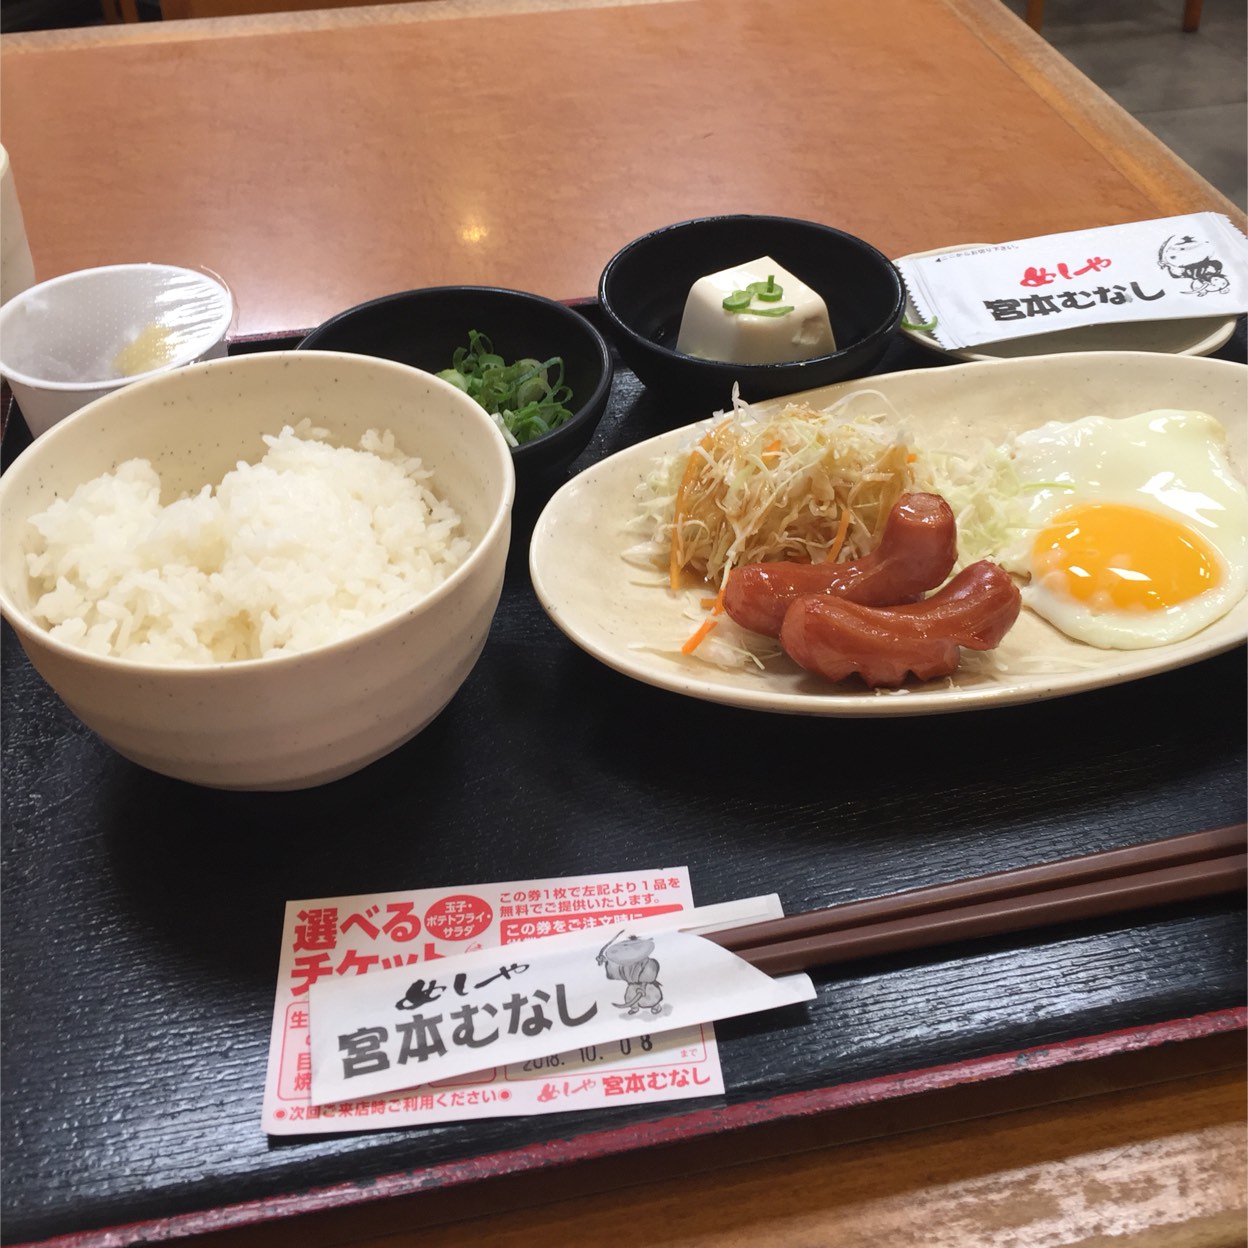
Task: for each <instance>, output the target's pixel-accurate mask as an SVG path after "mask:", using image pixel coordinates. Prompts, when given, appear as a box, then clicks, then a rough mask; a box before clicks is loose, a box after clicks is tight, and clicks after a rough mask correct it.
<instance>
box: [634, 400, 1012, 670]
mask: <svg viewBox="0 0 1248 1248" xmlns="http://www.w3.org/2000/svg"><path fill="white" fill-rule="evenodd" d="M910 490H919V491H924V492H929V493H933V494H940V495H941V496H943V497H944V498H945V500H946V501H947V502H948V503H949V506H950V507H951V508H952V510H953V513H954V516H955V517H956V519H957V523H958V563H957V565H956V567H955V569H954V571H955V572H957V571H958V570H960V569H961V568H962V567H965V566H966V565H967V564H970V563H974V562H975V561H976V560H978V559H983V558H988V557H991V556H992V555H993V554H994V552H997V551H999V550H1001V549H1003V548H1004V546H1005V545H1006V544H1007V543H1008V542H1009V541H1010V540H1012V538H1013V536H1014V535H1015V533H1016V531H1017V525H1018V521H1017V508H1018V505H1019V503H1020V501H1021V499H1020V496H1021V494H1022V491H1023V487H1022V486H1021V485H1020V483H1019V481H1018V479H1017V477H1016V475H1015V473H1014V469H1013V465H1012V461H1011V456H1010V452H1009V447H1008V446H994V445H992V444H991V443H990V442H988V441H987V439H985V441H984V444H983V446H982V447H980V448H976V449H975V450H974V451H973V452H968V451H958V452H954V451H949V450H946V449H942V448H940V447H935V446H925V445H923V444H922V443H921V441H920V440H919V439H917V438H916V437H915V436H914V435H913V433H912V432H911V431H910V430H908V429H907V428H906V426H905V422H904V421H903V419H902V417H901V416H900V414H899V413H898V412H897V411H896V409H895V408H894V407H893V406H892V404H891V403H890V402H889V401H888V399H887V398H885V396H884V395H883V394H881V393H880V392H879V391H875V390H859V391H855V392H854V393H852V394H849V395H847V396H845V397H844V398H842V399H840V400H839V401H838V402H836V403H834V404H832V405H831V406H830V407H827V408H823V409H816V408H814V407H812V406H811V405H809V404H807V403H789V404H787V405H785V406H784V407H782V408H780V409H778V410H777V409H776V408H775V407H774V406H751V405H750V404H748V403H744V402H742V401H741V400H740V399H739V398H738V396H737V395H736V394H734V395H733V404H732V411H731V412H730V413H727V414H721V415H719V416H717V417H715V418H713V419H712V420H710V421H707V422H705V423H704V424H702V425H700V426H699V427H698V428H697V430H696V431H695V434H694V437H693V439H692V441H691V443H690V444H689V445H687V446H685V447H684V448H682V450H681V451H680V452H678V453H676V454H672V455H667V456H664V457H662V458H661V459H658V460H656V461H655V463H654V464H653V466H652V468H651V471H650V472H649V473H648V474H647V476H646V477H645V478H644V479H643V480H642V481H641V482H640V483H639V484H638V486H637V488H636V490H635V491H634V499H635V503H636V513H635V517H634V519H633V521H632V523H631V524H630V525H629V531H630V532H632V533H634V534H636V536H637V538H638V540H637V542H636V544H635V545H633V546H631V547H630V548H629V549H628V550H627V551H626V552H625V556H624V557H625V558H626V559H627V560H628V561H629V563H630V564H632V565H634V566H635V567H638V568H641V569H645V570H646V572H647V573H649V574H650V576H651V577H652V578H653V583H654V584H655V585H656V586H658V585H660V584H666V586H667V588H668V589H669V590H671V591H672V592H673V593H674V594H677V595H679V596H680V601H681V606H680V620H681V621H683V623H684V626H685V632H684V634H683V636H681V637H678V636H677V635H675V634H674V635H673V638H672V639H671V641H670V644H668V643H664V644H662V645H659V646H653V647H649V646H648V647H645V648H647V649H658V650H659V651H661V652H662V653H671V654H674V653H681V654H684V655H692V656H693V657H694V658H696V659H698V660H701V661H704V662H709V663H712V664H715V665H717V666H721V667H726V668H740V667H749V666H752V667H755V668H762V667H763V666H764V665H765V663H766V661H767V659H768V658H770V657H772V656H774V655H777V654H780V653H781V650H780V647H779V645H778V643H776V642H774V641H773V640H772V639H771V638H767V637H760V636H759V635H758V634H756V633H752V632H750V631H748V630H746V629H742V628H740V627H739V626H737V625H736V624H734V623H733V621H732V620H731V619H730V618H729V617H728V616H727V615H725V614H723V603H722V591H723V587H724V585H725V584H726V583H727V580H728V574H729V572H731V571H732V569H733V568H734V567H738V566H743V565H745V564H750V563H763V562H771V561H776V560H782V559H787V560H796V561H798V562H805V563H818V562H823V561H825V560H842V559H856V558H859V557H861V556H862V555H864V554H866V553H868V552H869V551H870V550H872V549H873V548H874V546H875V543H876V540H877V538H878V536H879V533H880V531H881V530H882V528H883V526H884V523H885V521H886V520H887V518H888V513H889V512H890V511H891V509H892V507H893V504H894V503H895V502H896V501H897V499H898V498H899V497H900V496H901V495H902V494H904V493H906V492H907V491H910ZM689 628H692V629H693V632H692V634H690V633H689V631H688V630H689ZM682 643H683V644H682Z"/></svg>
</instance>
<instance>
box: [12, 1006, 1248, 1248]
mask: <svg viewBox="0 0 1248 1248" xmlns="http://www.w3.org/2000/svg"><path fill="white" fill-rule="evenodd" d="M1244 1031H1248V1007H1243V1006H1240V1007H1236V1008H1234V1009H1227V1010H1217V1011H1214V1012H1212V1013H1208V1014H1198V1015H1195V1016H1193V1017H1191V1018H1181V1019H1173V1020H1170V1021H1167V1022H1162V1023H1150V1024H1147V1025H1144V1026H1140V1027H1132V1028H1126V1029H1122V1030H1119V1031H1111V1032H1105V1033H1102V1034H1100V1035H1095V1036H1085V1037H1079V1038H1077V1039H1074V1040H1066V1041H1062V1042H1060V1043H1057V1044H1051V1045H1043V1046H1038V1047H1035V1048H1027V1049H1018V1050H1014V1051H1012V1052H1006V1053H995V1054H992V1055H990V1056H987V1057H978V1058H971V1059H968V1060H966V1061H962V1062H951V1063H948V1064H946V1065H943V1066H929V1067H925V1068H922V1069H919V1070H911V1071H903V1072H899V1073H897V1074H892V1075H883V1076H880V1077H878V1078H875V1079H864V1080H860V1081H858V1082H856V1083H846V1084H838V1085H835V1086H831V1087H824V1088H814V1089H811V1090H808V1091H804V1092H792V1093H787V1094H785V1095H782V1096H776V1097H772V1098H769V1099H767V1100H757V1101H748V1102H743V1103H741V1104H739V1105H728V1106H718V1107H715V1108H712V1109H701V1110H693V1111H691V1112H689V1113H686V1114H679V1115H675V1116H672V1117H669V1118H664V1119H658V1120H655V1121H654V1122H649V1123H641V1124H629V1125H628V1126H626V1127H608V1128H605V1129H603V1130H600V1131H587V1132H585V1133H583V1134H581V1135H578V1136H575V1137H574V1138H572V1139H567V1140H551V1141H547V1142H543V1143H541V1144H540V1145H528V1146H525V1147H522V1148H515V1149H508V1150H506V1151H503V1152H498V1153H489V1154H485V1155H483V1156H480V1157H473V1158H469V1159H466V1160H463V1161H454V1162H448V1163H446V1164H443V1165H440V1166H436V1167H434V1168H432V1169H429V1170H403V1171H398V1172H396V1173H393V1174H388V1175H382V1176H381V1177H379V1178H377V1179H375V1180H372V1181H370V1183H369V1184H368V1185H367V1186H362V1185H360V1184H356V1183H351V1182H346V1183H337V1184H333V1185H330V1186H327V1187H321V1188H314V1189H311V1190H309V1191H306V1192H295V1193H290V1194H288V1195H283V1196H273V1197H265V1198H262V1199H260V1200H252V1201H244V1202H241V1203H239V1204H234V1205H223V1206H221V1207H219V1208H215V1209H206V1210H201V1211H198V1212H195V1213H187V1214H179V1215H176V1216H174V1217H168V1218H154V1219H149V1220H146V1221H142V1222H130V1223H124V1224H119V1225H116V1226H112V1227H107V1228H103V1229H100V1230H94V1231H80V1232H71V1233H69V1234H66V1235H61V1236H57V1237H55V1238H52V1239H45V1240H39V1241H30V1242H29V1243H28V1244H26V1245H16V1246H15V1248H34V1245H35V1244H36V1243H37V1244H38V1245H39V1248H122V1246H123V1245H128V1244H136V1243H158V1242H162V1241H168V1240H174V1239H179V1238H182V1237H185V1236H190V1235H202V1234H206V1233H208V1232H212V1231H225V1230H234V1229H239V1228H244V1227H253V1228H254V1227H257V1226H260V1225H261V1224H263V1223H266V1222H276V1221H279V1220H281V1219H285V1218H293V1217H297V1216H300V1215H304V1214H310V1213H317V1212H325V1211H327V1210H342V1209H345V1208H347V1207H349V1206H353V1205H362V1204H368V1203H372V1202H376V1201H381V1200H389V1199H393V1198H396V1197H400V1196H413V1195H416V1194H418V1193H421V1192H429V1191H432V1190H435V1189H448V1188H453V1187H461V1186H464V1185H467V1184H471V1183H477V1182H480V1181H482V1180H485V1179H492V1178H501V1177H503V1176H505V1175H514V1174H519V1173H523V1172H526V1171H534V1170H551V1169H554V1168H557V1167H562V1166H568V1165H572V1164H574V1163H576V1162H582V1161H589V1160H594V1159H597V1158H601V1157H604V1156H609V1155H612V1154H619V1153H625V1152H631V1151H633V1150H636V1149H642V1148H648V1147H652V1146H661V1145H669V1144H675V1143H681V1142H686V1141H690V1140H693V1139H696V1138H698V1137H702V1136H706V1135H709V1134H712V1133H722V1132H727V1131H737V1130H741V1129H744V1128H747V1127H752V1126H758V1125H760V1124H765V1123H773V1122H777V1121H780V1120H792V1119H801V1118H812V1117H816V1116H819V1115H825V1114H834V1113H836V1112H838V1111H844V1110H848V1109H851V1108H853V1107H856V1106H864V1105H872V1104H878V1103H880V1102H886V1101H891V1100H900V1099H902V1098H904V1097H907V1096H915V1095H918V1094H921V1093H930V1092H936V1091H942V1090H946V1089H949V1088H953V1087H956V1086H958V1085H970V1084H981V1083H987V1082H990V1081H992V1080H998V1079H1008V1078H1010V1077H1011V1076H1016V1075H1020V1074H1024V1073H1029V1072H1037V1071H1044V1070H1055V1069H1057V1068H1059V1067H1063V1066H1070V1065H1073V1064H1075V1063H1081V1062H1092V1061H1096V1060H1099V1059H1104V1058H1109V1057H1113V1056H1117V1055H1121V1054H1125V1053H1132V1052H1140V1051H1142V1050H1146V1049H1155V1048H1160V1047H1161V1046H1163V1045H1167V1044H1177V1043H1182V1042H1184V1041H1193V1040H1199V1039H1203V1038H1206V1037H1211V1036H1215V1035H1219V1034H1229V1033H1233V1032H1244Z"/></svg>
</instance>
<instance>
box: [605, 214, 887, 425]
mask: <svg viewBox="0 0 1248 1248" xmlns="http://www.w3.org/2000/svg"><path fill="white" fill-rule="evenodd" d="M764 255H766V256H770V257H771V258H772V259H773V260H775V261H776V262H777V263H778V264H780V265H782V266H783V267H784V268H786V269H787V270H788V271H789V272H790V273H793V274H794V275H795V276H797V277H798V278H800V279H801V280H802V281H804V282H805V283H806V284H807V285H808V286H809V287H811V289H813V290H814V291H815V292H816V293H817V294H819V295H820V296H821V297H822V299H823V300H824V302H825V303H826V304H827V308H828V317H829V320H830V321H831V323H832V333H833V336H834V337H835V339H836V343H837V350H836V351H835V352H833V353H831V354H829V355H821V356H816V357H814V358H813V359H809V360H799V361H795V362H792V363H784V364H732V363H727V362H724V361H717V360H702V359H697V358H695V357H693V356H690V355H684V354H682V353H681V352H679V351H677V350H676V338H677V335H678V333H679V331H680V320H681V315H682V313H683V312H684V307H685V298H686V296H687V295H688V293H689V288H690V287H691V286H692V285H693V283H694V282H695V281H697V280H698V278H700V277H705V276H706V275H707V274H708V273H718V272H719V271H720V270H722V269H727V268H730V267H732V266H734V265H738V264H744V263H747V262H749V261H751V260H756V259H758V258H759V257H760V256H764ZM598 301H599V303H600V304H601V306H602V311H603V313H604V315H605V317H606V321H607V326H608V329H609V331H610V332H611V334H612V335H613V337H614V338H615V340H616V345H617V346H618V348H619V351H620V355H621V356H622V357H623V359H624V362H625V363H626V364H628V366H629V367H630V368H631V369H632V370H633V372H635V373H636V374H637V376H638V377H639V378H640V379H641V380H642V382H644V384H645V385H646V386H647V387H648V388H650V389H653V390H654V391H656V392H662V394H663V395H664V397H667V396H671V397H675V398H679V399H682V400H684V401H686V402H693V403H699V404H702V405H706V406H707V407H708V411H709V410H711V409H715V408H726V407H727V406H728V405H729V403H730V401H731V396H732V386H733V383H734V382H737V383H739V385H740V389H741V397H742V398H744V399H746V400H747V401H750V402H757V401H760V400H763V399H770V398H776V397H778V396H780V395H786V394H794V393H797V392H798V391H801V390H811V389H814V388H815V387H818V386H826V385H830V384H832V383H833V382H837V381H845V380H847V379H848V378H852V377H862V376H864V375H865V374H867V373H869V372H870V371H871V369H872V368H873V367H874V366H875V365H876V364H877V363H878V362H879V360H880V358H881V357H882V356H883V354H884V352H885V350H886V349H887V347H888V344H889V340H890V339H891V337H892V335H893V334H894V333H895V332H896V329H897V327H898V325H899V324H900V322H901V314H902V309H903V308H904V306H905V288H904V286H903V284H902V280H901V276H900V274H899V273H898V272H897V269H896V268H895V267H894V266H893V264H892V262H891V261H890V260H889V259H888V258H887V257H886V256H885V255H884V254H883V253H882V252H880V251H877V250H876V248H874V247H872V246H871V244H870V243H867V242H864V241H863V240H862V239H860V238H856V237H854V235H852V234H846V233H844V232H843V231H842V230H836V229H833V228H832V227H831V226H827V225H819V224H817V223H815V222H813V221H800V220H796V219H794V218H790V217H770V216H753V215H748V214H739V215H733V216H719V217H699V218H697V219H695V220H692V221H682V222H680V223H678V224H676V225H669V226H665V227H663V228H662V229H659V230H654V231H652V232H651V233H649V234H644V235H642V237H640V238H638V239H635V240H634V241H633V242H631V243H629V244H628V245H627V246H626V247H624V248H622V249H621V250H620V251H619V252H617V253H616V254H615V256H613V257H612V259H611V260H610V262H609V263H608V264H607V267H606V268H605V269H604V270H603V272H602V276H601V278H600V280H599V283H598ZM705 414H706V413H690V414H689V418H690V419H696V418H697V417H698V416H701V415H705Z"/></svg>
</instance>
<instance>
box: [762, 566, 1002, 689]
mask: <svg viewBox="0 0 1248 1248" xmlns="http://www.w3.org/2000/svg"><path fill="white" fill-rule="evenodd" d="M1021 604H1022V599H1021V597H1020V595H1019V592H1018V588H1017V587H1016V586H1015V584H1014V582H1013V581H1012V580H1011V579H1010V576H1009V573H1007V572H1005V571H1004V570H1003V569H1002V568H1000V567H999V566H998V565H997V564H995V563H990V562H989V561H988V560H986V559H985V560H981V561H980V562H979V563H973V564H971V565H970V566H969V567H967V568H963V569H962V571H961V572H959V573H958V575H957V576H955V577H954V578H953V580H951V581H950V582H949V584H948V585H946V586H945V587H944V588H943V589H941V590H940V591H939V592H938V593H935V594H933V595H932V596H931V597H930V598H926V599H924V600H923V601H922V602H914V603H907V604H904V605H902V606H896V607H865V606H862V605H861V604H859V603H855V602H848V601H846V600H845V599H842V598H833V597H829V596H828V595H826V594H808V595H806V596H804V597H801V598H798V599H796V600H795V601H794V602H793V603H792V604H791V605H790V606H789V609H788V610H787V611H786V612H785V616H784V624H783V626H782V627H781V629H780V644H781V645H782V646H783V647H784V649H785V651H786V652H787V653H788V655H789V657H790V658H792V659H793V660H794V661H795V662H796V663H798V664H800V665H801V666H802V667H804V668H806V670H807V671H811V672H814V673H816V675H819V676H823V677H824V678H825V679H827V680H846V679H848V678H849V677H850V676H852V675H854V674H855V673H856V674H857V675H858V676H860V677H861V678H862V680H863V682H864V683H865V684H867V685H868V686H870V687H871V688H875V687H877V686H880V685H887V686H895V685H900V684H901V683H902V682H903V681H904V680H905V679H906V676H907V674H908V673H911V672H913V673H914V675H915V676H917V677H918V678H919V679H920V680H933V679H935V678H936V677H938V676H948V675H950V673H952V672H953V671H954V670H955V669H956V668H957V666H958V662H959V658H960V656H959V654H958V649H959V647H961V646H965V647H966V648H967V649H969V650H993V649H995V648H996V647H997V646H998V645H1000V643H1001V639H1002V638H1003V637H1004V636H1005V634H1006V633H1008V632H1009V630H1010V629H1011V627H1013V624H1014V621H1015V620H1016V619H1017V618H1018V612H1019V608H1020V606H1021Z"/></svg>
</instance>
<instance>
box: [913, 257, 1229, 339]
mask: <svg viewBox="0 0 1248 1248" xmlns="http://www.w3.org/2000/svg"><path fill="white" fill-rule="evenodd" d="M986 245H987V244H985V243H962V244H960V245H958V246H956V247H936V248H933V250H931V251H916V252H915V253H914V254H913V255H910V256H902V257H901V258H902V259H903V260H921V259H922V258H923V257H924V256H945V255H948V254H949V253H950V252H952V251H970V250H971V249H972V248H974V247H983V246H986ZM902 318H903V320H902V326H901V332H902V333H903V334H905V335H906V337H907V338H910V339H912V340H913V341H914V342H917V343H918V344H919V345H920V346H923V347H927V348H929V349H930V350H932V351H938V352H939V353H940V354H941V355H945V356H948V357H949V358H950V359H955V360H1017V359H1023V358H1025V357H1030V356H1036V355H1052V354H1054V353H1055V352H1066V351H1156V352H1160V353H1161V354H1163V355H1211V354H1212V353H1213V352H1214V351H1216V350H1217V349H1218V348H1219V347H1220V346H1222V344H1223V343H1225V342H1226V341H1227V340H1228V339H1229V338H1230V336H1231V335H1232V334H1233V333H1234V332H1235V321H1236V318H1235V317H1233V316H1230V317H1219V316H1214V317H1209V316H1204V317H1200V316H1193V317H1186V318H1184V319H1182V320H1177V321H1130V322H1127V323H1125V324H1115V325H1084V326H1081V327H1079V328H1077V329H1063V330H1059V331H1058V332H1056V333H1050V334H1032V335H1031V336H1030V337H1027V338H1011V339H1008V340H1007V341H1005V342H985V343H981V344H980V345H979V346H977V347H960V348H957V349H951V348H949V347H942V346H941V345H940V343H939V342H937V341H936V339H935V337H934V336H933V335H932V334H930V333H927V332H926V331H925V330H922V329H907V328H906V325H905V322H906V321H909V322H911V324H913V323H915V322H917V321H919V320H920V319H922V318H921V317H920V316H919V313H918V311H917V310H916V309H915V306H914V304H913V303H912V302H911V301H910V298H909V296H907V298H906V308H905V311H904V312H903V313H902Z"/></svg>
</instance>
